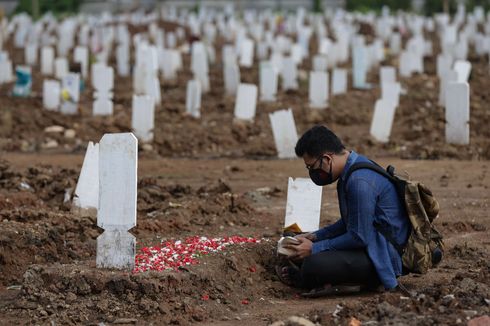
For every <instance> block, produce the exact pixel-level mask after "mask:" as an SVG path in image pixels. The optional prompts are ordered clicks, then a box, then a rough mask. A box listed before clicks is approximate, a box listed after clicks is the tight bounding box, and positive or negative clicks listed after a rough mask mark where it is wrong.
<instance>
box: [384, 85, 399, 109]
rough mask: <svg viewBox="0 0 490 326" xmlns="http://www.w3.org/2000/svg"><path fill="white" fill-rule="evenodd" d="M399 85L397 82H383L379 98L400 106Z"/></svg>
mask: <svg viewBox="0 0 490 326" xmlns="http://www.w3.org/2000/svg"><path fill="white" fill-rule="evenodd" d="M400 91H401V85H400V83H397V82H384V83H383V84H381V98H382V99H383V100H387V101H389V102H391V103H393V104H394V105H395V107H397V106H398V104H400Z"/></svg>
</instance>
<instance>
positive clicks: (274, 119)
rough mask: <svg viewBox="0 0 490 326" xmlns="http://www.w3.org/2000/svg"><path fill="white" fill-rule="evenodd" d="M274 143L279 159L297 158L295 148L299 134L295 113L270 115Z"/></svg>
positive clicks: (279, 112) (281, 111) (285, 111)
mask: <svg viewBox="0 0 490 326" xmlns="http://www.w3.org/2000/svg"><path fill="white" fill-rule="evenodd" d="M269 119H270V122H271V126H272V134H273V136H274V143H275V144H276V150H277V156H278V157H279V158H295V157H296V154H295V152H294V147H295V146H296V143H297V142H298V132H297V131H296V124H295V123H294V117H293V111H292V110H291V109H288V110H280V111H275V112H273V113H269Z"/></svg>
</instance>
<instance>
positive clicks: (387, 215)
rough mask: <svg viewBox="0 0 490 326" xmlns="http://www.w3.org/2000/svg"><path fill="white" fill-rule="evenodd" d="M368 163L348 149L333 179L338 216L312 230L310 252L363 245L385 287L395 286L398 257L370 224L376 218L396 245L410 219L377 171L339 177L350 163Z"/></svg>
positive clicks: (405, 236) (399, 266)
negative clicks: (327, 224)
mask: <svg viewBox="0 0 490 326" xmlns="http://www.w3.org/2000/svg"><path fill="white" fill-rule="evenodd" d="M360 162H370V161H369V159H367V158H366V157H364V156H362V155H359V154H357V153H356V152H354V151H352V152H351V153H350V154H349V157H348V159H347V162H346V165H345V167H344V170H343V171H342V174H341V175H340V178H339V180H338V182H337V192H338V198H339V206H340V215H341V218H340V219H339V220H338V221H337V222H336V223H334V224H332V225H330V226H327V227H325V228H322V229H320V230H318V231H316V232H315V234H316V236H317V240H316V242H314V243H313V247H312V254H315V253H318V252H320V251H325V250H349V249H360V248H366V251H367V253H368V255H369V258H371V261H372V262H373V265H374V267H375V268H376V271H377V274H378V277H379V280H380V281H381V283H382V284H383V285H384V287H385V288H386V289H391V288H394V287H396V286H397V284H398V282H397V280H396V278H397V277H398V276H400V275H401V274H402V261H401V257H400V255H399V254H398V252H397V251H396V249H395V248H394V247H393V245H392V244H391V243H390V242H389V241H387V240H386V238H385V237H384V236H383V235H381V234H380V233H379V232H378V231H377V230H376V229H375V228H374V226H373V222H374V221H376V222H378V223H380V224H381V226H382V227H383V229H384V230H386V231H388V232H391V235H392V237H393V238H394V239H395V240H396V241H397V243H398V244H400V245H403V244H405V242H406V241H407V239H408V235H409V232H410V228H411V226H410V222H409V220H408V218H407V214H406V211H405V208H404V204H403V203H402V202H401V201H400V199H399V198H398V195H397V192H396V189H395V186H394V185H393V184H392V183H391V182H390V181H389V180H388V179H387V178H385V177H383V176H381V175H380V174H378V173H376V172H374V171H371V170H368V169H361V170H356V171H354V172H353V173H352V174H351V175H350V177H349V179H348V180H347V184H344V180H343V178H344V177H345V175H346V173H347V171H348V170H349V168H350V167H351V166H352V165H353V164H354V163H360Z"/></svg>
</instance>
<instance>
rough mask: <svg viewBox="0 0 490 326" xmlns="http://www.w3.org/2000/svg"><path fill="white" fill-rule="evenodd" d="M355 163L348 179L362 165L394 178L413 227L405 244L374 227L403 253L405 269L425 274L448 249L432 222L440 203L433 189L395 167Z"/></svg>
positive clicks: (393, 181) (409, 271)
mask: <svg viewBox="0 0 490 326" xmlns="http://www.w3.org/2000/svg"><path fill="white" fill-rule="evenodd" d="M371 162H372V163H367V162H366V163H354V164H353V165H352V166H351V167H350V168H349V170H348V171H347V173H346V176H345V178H344V182H345V183H346V184H347V179H348V178H349V176H350V175H351V174H352V172H354V171H356V170H359V169H369V170H372V171H375V172H377V173H379V174H381V175H382V176H384V177H386V178H387V179H388V180H390V181H391V182H392V183H393V185H394V186H395V188H396V192H397V194H398V197H399V198H400V200H401V201H402V202H403V203H404V204H405V209H406V212H407V217H408V219H409V220H410V224H411V226H412V229H411V231H410V235H409V237H408V240H407V242H406V243H405V244H399V243H397V242H396V241H395V239H394V238H393V237H392V236H391V234H390V233H389V232H387V231H386V229H383V228H381V226H380V225H379V224H378V223H376V222H373V225H374V228H375V229H376V230H377V231H378V232H379V233H380V234H382V235H383V236H384V237H385V238H386V240H388V241H389V242H390V243H391V244H392V245H393V247H395V249H396V250H397V251H398V253H399V254H400V256H401V257H402V263H403V269H404V272H408V273H417V274H425V273H427V271H428V270H429V268H432V267H435V266H436V265H437V264H438V263H439V262H440V261H441V260H442V255H443V250H444V242H443V240H442V235H441V234H440V233H439V232H438V231H437V229H436V228H435V227H434V225H433V224H432V222H433V221H434V219H435V218H436V217H437V216H438V215H439V203H438V202H437V200H436V199H435V197H434V195H433V194H432V191H431V190H430V189H429V188H427V187H426V186H425V185H424V184H422V183H420V182H418V181H412V180H409V178H408V177H403V176H400V175H398V174H395V168H394V167H393V166H391V165H390V166H388V167H387V168H386V170H385V169H383V168H382V167H381V166H379V165H378V164H377V163H375V162H373V161H371Z"/></svg>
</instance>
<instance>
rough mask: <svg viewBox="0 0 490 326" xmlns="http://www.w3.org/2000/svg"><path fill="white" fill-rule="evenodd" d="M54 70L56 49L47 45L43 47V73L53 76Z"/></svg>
mask: <svg viewBox="0 0 490 326" xmlns="http://www.w3.org/2000/svg"><path fill="white" fill-rule="evenodd" d="M53 72H54V49H53V48H52V47H50V46H45V47H43V48H42V49H41V73H42V74H43V75H48V76H51V75H52V74H53Z"/></svg>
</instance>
